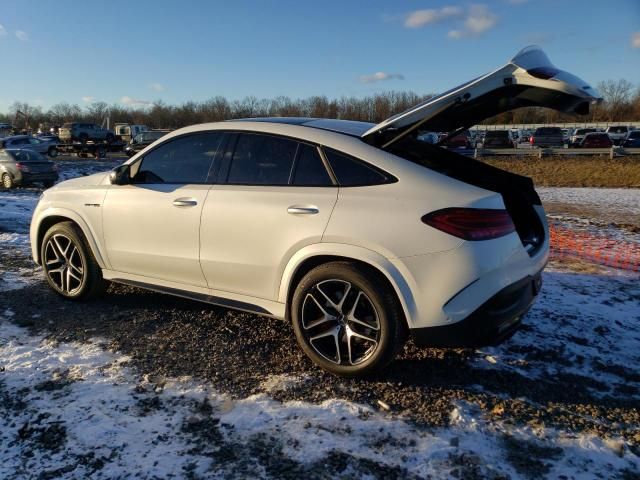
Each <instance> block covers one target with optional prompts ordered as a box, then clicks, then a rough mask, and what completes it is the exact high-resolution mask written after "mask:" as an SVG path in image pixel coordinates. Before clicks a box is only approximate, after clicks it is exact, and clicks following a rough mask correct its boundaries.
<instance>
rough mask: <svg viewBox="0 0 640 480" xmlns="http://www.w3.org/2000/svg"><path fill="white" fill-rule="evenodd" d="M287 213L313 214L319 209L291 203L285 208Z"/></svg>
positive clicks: (318, 211)
mask: <svg viewBox="0 0 640 480" xmlns="http://www.w3.org/2000/svg"><path fill="white" fill-rule="evenodd" d="M287 213H290V214H291V215H315V214H316V213H320V210H318V207H299V206H296V205H292V206H290V207H289V208H287Z"/></svg>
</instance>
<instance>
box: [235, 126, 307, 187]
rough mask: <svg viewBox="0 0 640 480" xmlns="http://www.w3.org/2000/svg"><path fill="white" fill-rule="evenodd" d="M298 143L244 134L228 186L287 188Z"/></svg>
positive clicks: (240, 140)
mask: <svg viewBox="0 0 640 480" xmlns="http://www.w3.org/2000/svg"><path fill="white" fill-rule="evenodd" d="M297 148H298V142H295V141H293V140H288V139H286V138H280V137H275V136H271V135H260V134H252V133H251V134H249V133H243V134H241V135H240V137H239V138H238V141H237V143H236V148H235V150H234V153H233V158H232V160H231V167H230V169H229V176H228V178H227V182H228V183H231V184H240V185H287V184H288V183H289V175H290V174H291V167H292V166H293V160H294V159H295V156H296V149H297Z"/></svg>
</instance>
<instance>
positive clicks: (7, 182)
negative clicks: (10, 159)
mask: <svg viewBox="0 0 640 480" xmlns="http://www.w3.org/2000/svg"><path fill="white" fill-rule="evenodd" d="M2 186H3V187H4V188H6V189H9V188H13V178H11V175H9V174H8V173H3V174H2Z"/></svg>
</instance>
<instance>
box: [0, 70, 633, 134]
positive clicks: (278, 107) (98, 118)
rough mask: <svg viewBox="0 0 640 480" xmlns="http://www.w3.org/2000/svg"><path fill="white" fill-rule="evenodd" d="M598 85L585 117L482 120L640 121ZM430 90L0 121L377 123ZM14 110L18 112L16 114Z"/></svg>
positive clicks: (625, 94)
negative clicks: (313, 119) (336, 120)
mask: <svg viewBox="0 0 640 480" xmlns="http://www.w3.org/2000/svg"><path fill="white" fill-rule="evenodd" d="M598 89H599V91H600V92H601V93H602V96H603V98H604V102H602V103H601V104H599V105H596V106H594V107H592V108H591V111H590V113H589V115H588V117H587V118H585V117H583V116H579V115H570V114H565V113H562V112H558V111H555V110H551V109H546V108H536V107H528V108H521V109H517V110H513V111H510V112H505V113H502V114H500V115H496V116H495V117H492V118H490V119H487V120H486V121H485V122H484V123H486V124H509V123H556V122H583V121H588V122H624V121H637V120H640V87H639V86H634V85H633V84H632V83H631V82H629V81H627V80H608V81H605V82H600V83H599V84H598ZM432 96H433V95H432V94H427V95H419V94H416V93H414V92H394V91H392V92H384V93H377V94H374V95H370V96H365V97H341V98H339V99H330V98H328V97H326V96H312V97H308V98H302V99H291V98H289V97H284V96H282V97H276V98H273V99H258V98H256V97H253V96H249V97H245V98H244V99H242V100H231V101H230V100H228V99H226V98H224V97H221V96H217V97H213V98H211V99H209V100H206V101H202V102H195V101H192V102H186V103H183V104H181V105H168V104H166V103H164V102H162V101H157V102H154V103H153V104H151V105H148V106H139V107H133V106H124V105H120V104H113V105H108V104H107V103H105V102H93V103H91V104H89V105H87V106H85V107H80V106H79V105H75V104H69V103H59V104H57V105H53V106H52V107H51V108H49V109H47V110H44V109H43V108H41V107H38V106H34V105H30V104H29V103H26V102H15V103H14V104H13V105H12V106H11V107H10V109H9V111H8V112H7V113H4V114H3V113H0V123H9V124H13V125H14V126H15V127H18V128H31V129H33V130H36V129H37V128H38V127H40V126H53V125H62V124H63V123H66V122H71V121H79V122H93V123H97V124H103V121H104V120H105V119H106V118H107V117H109V118H110V121H111V124H112V125H113V123H115V122H126V123H138V124H144V125H148V126H149V127H151V128H179V127H183V126H186V125H193V124H196V123H204V122H215V121H221V120H228V119H234V118H249V117H275V116H283V117H317V118H339V119H345V120H360V121H367V122H376V123H377V122H380V121H382V120H384V119H386V118H388V117H390V116H392V115H394V114H396V113H399V112H402V111H404V110H406V109H407V108H410V107H412V106H414V105H416V104H417V103H419V102H422V101H424V100H427V99H429V98H431V97H432ZM17 112H21V113H20V114H17Z"/></svg>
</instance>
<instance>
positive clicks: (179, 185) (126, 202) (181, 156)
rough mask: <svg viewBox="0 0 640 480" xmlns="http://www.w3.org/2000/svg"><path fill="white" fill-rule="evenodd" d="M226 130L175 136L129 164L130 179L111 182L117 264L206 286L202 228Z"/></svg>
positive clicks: (109, 228)
mask: <svg viewBox="0 0 640 480" xmlns="http://www.w3.org/2000/svg"><path fill="white" fill-rule="evenodd" d="M223 138H224V134H223V133H220V132H204V133H194V134H187V135H183V136H179V137H174V138H172V139H169V140H167V141H166V142H163V143H161V144H160V145H158V146H157V147H156V148H154V149H153V150H151V151H150V152H148V153H147V154H146V155H144V157H143V158H141V159H139V161H136V162H135V163H134V164H132V165H131V182H130V184H127V185H112V186H111V187H110V188H109V190H108V191H107V194H106V197H105V200H104V204H103V229H104V241H105V245H106V251H107V256H108V259H109V262H110V263H111V267H112V269H113V270H116V271H120V272H126V273H130V274H136V275H143V276H145V277H150V278H155V279H161V280H166V281H171V282H177V283H182V284H187V285H195V286H200V287H206V284H207V283H206V280H205V278H204V275H203V273H202V270H201V268H200V261H199V250H200V239H199V228H200V216H201V213H202V207H203V205H204V203H205V199H206V197H207V194H208V191H209V188H210V185H209V184H208V176H209V171H210V168H211V166H212V165H213V164H214V162H215V157H216V154H217V152H218V149H219V147H220V145H221V142H222V140H223Z"/></svg>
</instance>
